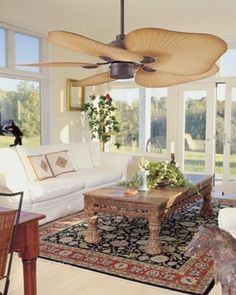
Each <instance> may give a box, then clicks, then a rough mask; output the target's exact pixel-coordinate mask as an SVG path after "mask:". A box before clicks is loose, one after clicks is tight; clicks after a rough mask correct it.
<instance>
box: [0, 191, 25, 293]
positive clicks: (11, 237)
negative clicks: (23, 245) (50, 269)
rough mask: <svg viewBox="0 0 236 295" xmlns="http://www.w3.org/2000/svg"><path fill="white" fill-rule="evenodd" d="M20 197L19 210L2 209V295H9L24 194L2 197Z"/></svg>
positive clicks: (0, 212)
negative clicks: (3, 283)
mask: <svg viewBox="0 0 236 295" xmlns="http://www.w3.org/2000/svg"><path fill="white" fill-rule="evenodd" d="M15 196H19V203H18V208H17V209H8V208H3V207H0V280H2V279H5V285H4V291H3V293H1V292H0V294H2V295H7V294H8V289H9V284H10V272H11V266H12V259H13V250H14V244H15V239H16V232H17V227H18V224H19V219H20V212H21V207H22V201H23V192H18V193H2V192H0V197H1V198H2V197H3V198H5V197H15Z"/></svg>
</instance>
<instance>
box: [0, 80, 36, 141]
mask: <svg viewBox="0 0 236 295" xmlns="http://www.w3.org/2000/svg"><path fill="white" fill-rule="evenodd" d="M39 86H40V83H39V82H33V81H24V80H16V79H6V78H0V122H1V129H0V133H1V135H2V136H0V147H4V146H5V147H6V146H9V145H11V144H13V143H14V140H15V136H14V135H15V134H14V130H13V129H12V122H11V120H13V121H14V123H15V125H16V126H18V127H19V129H20V130H21V131H22V132H23V144H25V145H30V146H36V145H39V144H40V95H39ZM9 127H10V129H9ZM12 130H13V132H11V131H12Z"/></svg>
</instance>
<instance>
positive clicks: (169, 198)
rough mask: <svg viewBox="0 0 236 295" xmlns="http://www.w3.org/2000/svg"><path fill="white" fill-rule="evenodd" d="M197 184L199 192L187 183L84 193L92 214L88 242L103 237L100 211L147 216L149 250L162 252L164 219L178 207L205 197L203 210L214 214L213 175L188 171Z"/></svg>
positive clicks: (87, 210) (86, 204)
mask: <svg viewBox="0 0 236 295" xmlns="http://www.w3.org/2000/svg"><path fill="white" fill-rule="evenodd" d="M185 176H186V177H187V178H188V179H189V180H191V181H192V182H193V183H194V184H196V185H197V188H198V193H196V192H194V191H193V189H191V188H187V187H180V188H171V187H164V188H158V189H151V190H149V191H147V192H138V193H137V194H135V195H131V196H125V195H124V192H125V190H126V189H127V188H124V187H119V186H116V187H105V188H101V189H98V190H94V191H91V192H87V193H85V194H84V207H85V215H86V216H87V217H88V228H87V230H86V232H85V241H86V242H87V243H93V244H95V243H98V242H99V241H100V240H101V236H100V233H99V231H98V230H97V222H98V215H97V214H98V213H105V214H110V215H121V216H126V217H144V218H147V219H148V221H149V239H148V241H147V244H146V246H145V252H146V253H148V254H151V255H154V254H160V253H161V244H160V226H161V221H162V220H163V219H165V218H168V217H169V216H171V215H172V214H173V213H174V212H175V211H176V210H181V209H182V208H183V207H185V206H186V205H189V204H191V203H194V202H196V200H198V199H200V198H203V205H202V208H201V214H202V215H204V216H206V217H208V216H209V215H211V214H212V208H211V204H210V202H211V191H212V180H213V179H212V176H208V175H190V174H188V175H185Z"/></svg>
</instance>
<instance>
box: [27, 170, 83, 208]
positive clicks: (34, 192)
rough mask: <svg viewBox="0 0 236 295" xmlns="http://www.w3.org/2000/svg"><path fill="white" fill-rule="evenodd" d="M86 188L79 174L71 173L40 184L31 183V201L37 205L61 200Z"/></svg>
mask: <svg viewBox="0 0 236 295" xmlns="http://www.w3.org/2000/svg"><path fill="white" fill-rule="evenodd" d="M65 176H68V177H65ZM84 186H85V185H84V182H83V181H82V180H81V179H80V178H79V177H78V175H77V172H71V173H66V174H61V175H59V176H57V177H53V178H50V179H46V180H43V181H40V182H33V183H30V185H29V191H30V196H31V201H32V202H33V203H36V202H43V201H47V200H50V199H55V198H60V197H62V196H64V195H67V194H70V193H73V192H77V191H78V193H79V191H80V190H82V189H83V188H84Z"/></svg>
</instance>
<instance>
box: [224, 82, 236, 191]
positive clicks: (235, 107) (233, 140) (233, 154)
mask: <svg viewBox="0 0 236 295" xmlns="http://www.w3.org/2000/svg"><path fill="white" fill-rule="evenodd" d="M222 191H223V192H224V193H225V194H230V193H233V192H236V82H227V83H226V87H225V124H224V155H223V189H222Z"/></svg>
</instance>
